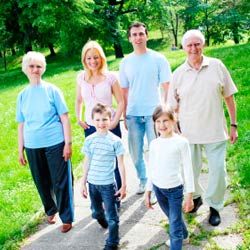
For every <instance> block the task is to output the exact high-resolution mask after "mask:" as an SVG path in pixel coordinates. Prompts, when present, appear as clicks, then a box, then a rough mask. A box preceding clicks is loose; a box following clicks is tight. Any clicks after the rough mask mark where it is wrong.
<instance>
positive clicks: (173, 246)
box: [153, 185, 188, 250]
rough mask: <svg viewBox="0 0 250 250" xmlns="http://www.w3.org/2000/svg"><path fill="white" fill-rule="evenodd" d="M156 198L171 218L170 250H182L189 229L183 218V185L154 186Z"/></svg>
mask: <svg viewBox="0 0 250 250" xmlns="http://www.w3.org/2000/svg"><path fill="white" fill-rule="evenodd" d="M153 188H154V191H155V195H156V198H157V200H158V203H159V205H160V207H161V209H162V211H163V212H164V213H165V214H166V215H167V217H168V219H169V234H170V250H181V249H182V240H183V239H186V238H187V237H188V231H187V228H186V225H185V223H184V221H183V218H182V200H183V185H180V186H177V187H174V188H167V189H165V188H158V187H157V186H155V185H154V186H153Z"/></svg>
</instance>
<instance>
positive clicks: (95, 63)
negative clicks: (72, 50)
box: [85, 49, 102, 71]
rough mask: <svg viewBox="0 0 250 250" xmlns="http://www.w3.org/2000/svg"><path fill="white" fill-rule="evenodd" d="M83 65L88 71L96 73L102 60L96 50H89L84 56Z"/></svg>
mask: <svg viewBox="0 0 250 250" xmlns="http://www.w3.org/2000/svg"><path fill="white" fill-rule="evenodd" d="M85 63H86V65H87V67H88V69H89V70H92V71H98V70H99V69H100V68H101V66H102V59H101V56H100V54H99V52H98V50H97V49H89V50H88V51H87V53H86V55H85Z"/></svg>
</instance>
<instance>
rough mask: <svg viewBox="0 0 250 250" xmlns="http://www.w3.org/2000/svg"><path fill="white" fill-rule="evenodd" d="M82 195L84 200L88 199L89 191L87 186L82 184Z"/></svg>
mask: <svg viewBox="0 0 250 250" xmlns="http://www.w3.org/2000/svg"><path fill="white" fill-rule="evenodd" d="M81 194H82V196H83V198H85V199H87V198H88V189H87V186H86V184H82V186H81Z"/></svg>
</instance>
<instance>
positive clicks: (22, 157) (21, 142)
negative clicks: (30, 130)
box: [18, 123, 27, 166]
mask: <svg viewBox="0 0 250 250" xmlns="http://www.w3.org/2000/svg"><path fill="white" fill-rule="evenodd" d="M23 126H24V124H23V123H19V124H18V161H19V163H20V164H21V165H23V166H24V165H26V163H27V161H26V158H25V155H24V140H23Z"/></svg>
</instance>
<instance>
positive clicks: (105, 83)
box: [76, 41, 124, 208]
mask: <svg viewBox="0 0 250 250" xmlns="http://www.w3.org/2000/svg"><path fill="white" fill-rule="evenodd" d="M82 64H83V67H84V70H82V71H81V72H80V73H79V74H78V76H77V91H76V117H77V122H78V124H79V125H80V126H81V127H82V128H83V129H84V134H85V137H87V136H89V135H91V134H92V133H94V132H95V131H96V129H95V127H94V124H93V121H92V118H91V112H92V109H93V107H94V106H95V105H96V104H97V103H102V104H105V105H107V106H109V107H110V108H111V110H112V120H111V124H110V127H109V129H110V131H111V132H113V133H114V134H115V135H117V136H119V137H121V130H120V124H119V121H120V117H121V114H122V111H123V107H124V102H123V98H122V93H121V89H120V86H119V83H118V80H117V77H116V75H115V74H114V73H111V72H109V71H108V68H107V61H106V56H105V54H104V52H103V49H102V47H101V46H100V44H98V43H97V42H96V41H89V42H87V43H86V44H85V45H84V47H83V49H82ZM113 97H114V99H115V100H116V103H117V109H116V110H115V109H114V108H113V106H112V101H113ZM83 106H84V108H85V109H84V111H85V112H84V119H82V113H83ZM115 178H116V184H117V188H118V189H120V187H121V179H120V175H119V171H118V167H117V163H116V168H115ZM118 208H119V204H118Z"/></svg>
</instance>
